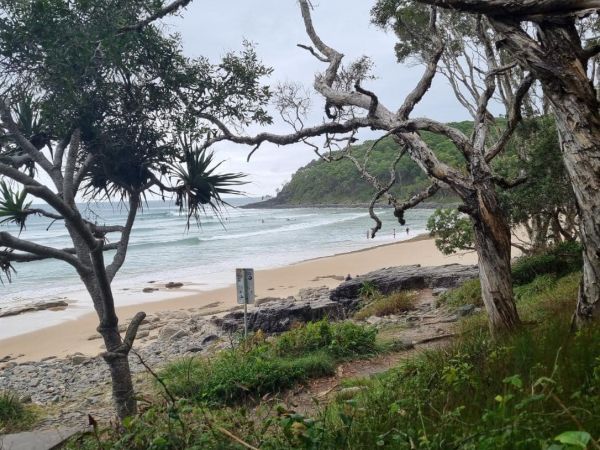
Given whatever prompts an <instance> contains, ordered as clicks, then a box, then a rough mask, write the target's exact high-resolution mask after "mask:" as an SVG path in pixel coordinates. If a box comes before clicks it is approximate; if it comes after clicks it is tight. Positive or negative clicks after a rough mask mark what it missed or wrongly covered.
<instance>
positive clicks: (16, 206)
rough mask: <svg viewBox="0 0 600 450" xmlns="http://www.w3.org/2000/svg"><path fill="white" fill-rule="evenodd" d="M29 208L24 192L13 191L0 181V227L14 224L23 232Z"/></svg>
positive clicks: (29, 203)
mask: <svg viewBox="0 0 600 450" xmlns="http://www.w3.org/2000/svg"><path fill="white" fill-rule="evenodd" d="M30 206H31V202H27V192H25V190H22V191H18V190H13V189H12V188H11V187H10V186H9V185H8V184H7V183H6V182H5V181H3V180H0V225H2V224H6V223H14V224H16V225H17V226H18V227H19V229H20V231H23V228H25V221H26V220H27V217H28V216H29V215H30V212H29V211H28V209H29V207H30Z"/></svg>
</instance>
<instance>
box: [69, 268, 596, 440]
mask: <svg viewBox="0 0 600 450" xmlns="http://www.w3.org/2000/svg"><path fill="white" fill-rule="evenodd" d="M580 276H581V273H580V272H574V273H572V274H569V275H566V276H563V277H554V278H553V280H554V281H553V282H552V283H550V284H548V283H546V282H545V281H544V279H545V278H544V277H547V275H541V276H538V277H536V278H535V279H534V280H532V281H531V282H530V283H528V284H526V285H523V286H522V287H523V291H522V296H521V298H520V300H519V303H518V307H519V312H520V314H521V316H522V317H523V319H524V320H526V321H527V323H528V325H527V326H523V327H522V328H520V329H519V331H518V332H516V333H513V334H511V335H504V336H502V337H501V338H496V339H493V338H491V336H490V333H489V330H488V329H487V325H486V318H485V314H484V313H480V314H475V315H474V316H471V317H469V318H467V319H465V320H464V321H462V322H461V323H460V324H459V326H458V328H457V330H456V331H457V333H458V335H457V337H456V339H455V340H454V341H453V342H452V343H451V344H450V345H447V346H444V347H441V348H435V349H429V350H424V351H421V352H419V353H417V354H416V355H414V356H413V357H411V358H409V359H406V360H404V361H402V362H400V363H399V364H398V366H396V367H394V368H392V369H390V370H389V371H387V372H385V373H383V374H379V375H375V376H372V377H366V378H365V377H361V378H356V379H348V380H345V381H344V382H343V389H341V390H340V393H339V395H336V396H335V397H334V398H333V400H332V401H330V402H324V403H320V402H316V403H315V405H314V406H313V408H311V409H310V410H309V411H304V412H299V411H294V410H288V409H286V408H284V407H282V406H281V405H278V404H277V403H276V402H275V403H273V402H268V401H265V400H264V399H265V398H266V397H267V394H265V396H264V397H263V399H262V400H261V402H260V404H256V403H254V402H251V403H250V404H249V403H247V402H246V403H236V404H233V405H231V406H221V405H222V403H218V404H210V406H208V405H207V404H206V403H205V401H204V400H203V401H198V398H197V397H195V396H194V393H197V392H198V391H197V390H196V389H201V388H200V387H199V386H197V387H196V388H195V389H193V390H192V391H191V393H186V395H184V398H183V399H180V400H177V402H176V403H175V404H172V405H171V406H168V405H165V404H163V403H160V402H158V403H156V404H154V405H152V406H151V407H150V409H149V410H148V411H146V412H145V413H144V414H141V415H139V416H137V417H135V418H133V419H131V420H128V421H127V422H126V423H125V429H124V430H121V431H119V430H115V429H106V430H104V431H102V433H101V435H99V440H96V439H95V438H93V437H91V436H88V437H86V438H85V439H84V440H80V441H78V443H77V444H75V443H72V444H71V447H70V448H86V449H87V448H90V449H91V448H116V449H119V448H123V449H124V448H128V449H133V450H136V449H142V448H173V449H184V448H207V449H241V448H261V449H272V450H275V449H278V450H280V449H281V450H282V449H289V448H298V449H306V450H308V449H317V448H319V449H331V450H333V449H339V448H348V449H365V448H389V449H407V450H408V449H414V448H423V449H446V448H457V449H473V450H475V449H506V450H512V449H521V448H522V449H530V448H531V449H534V448H535V449H537V448H539V449H553V450H559V449H560V450H570V449H575V448H589V449H592V448H598V444H599V442H598V440H599V438H600V422H598V420H597V418H598V417H599V416H600V409H599V408H600V345H599V343H600V330H598V329H594V328H592V327H589V328H585V329H583V330H580V331H578V332H577V333H572V332H571V331H570V327H569V320H568V319H569V317H570V315H571V313H572V308H573V305H574V303H575V302H576V299H577V292H578V287H579V278H580ZM314 326H318V327H320V326H323V325H322V324H321V325H317V324H314ZM325 329H326V328H324V329H323V330H325ZM307 331H308V329H305V331H302V332H298V331H296V330H293V331H292V332H291V333H292V334H291V335H288V336H295V337H294V339H292V341H293V342H294V344H289V343H286V344H285V345H284V346H283V348H285V349H286V350H285V351H282V350H280V353H277V356H278V357H285V358H290V357H295V358H297V359H298V361H302V360H304V358H306V355H313V354H314V353H312V352H310V351H309V352H305V348H304V347H303V346H302V345H300V346H299V345H298V344H296V343H295V342H296V338H298V337H299V336H300V334H302V333H305V332H307ZM310 331H311V333H312V334H317V335H320V336H321V338H319V339H322V338H323V337H322V336H323V335H325V336H327V335H328V332H325V331H318V330H316V329H315V328H312V329H310ZM294 333H300V334H294ZM282 336H285V334H284V335H282ZM276 339H277V338H276ZM315 341H318V339H317V338H314V340H313V343H311V344H310V347H309V348H317V347H318V344H316V343H315ZM255 345H256V344H255ZM261 345H262V344H261ZM253 348H255V347H253ZM300 350H301V351H300ZM319 351H321V352H324V350H319ZM322 354H324V353H322ZM242 361H243V356H240V357H239V358H238V365H239V364H240V363H242ZM242 364H243V363H242ZM201 376H205V377H206V376H207V375H201ZM278 389H279V386H278V387H277V388H276V391H277V390H278ZM260 392H261V393H263V392H265V391H262V390H261V391H260ZM254 398H256V397H254ZM251 405H253V406H251ZM159 444H161V445H162V446H160V445H159Z"/></svg>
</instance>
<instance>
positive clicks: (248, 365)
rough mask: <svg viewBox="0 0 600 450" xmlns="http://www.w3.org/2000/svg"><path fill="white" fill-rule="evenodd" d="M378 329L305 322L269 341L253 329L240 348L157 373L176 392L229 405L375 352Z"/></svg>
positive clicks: (186, 396) (343, 324) (188, 396)
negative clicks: (348, 359)
mask: <svg viewBox="0 0 600 450" xmlns="http://www.w3.org/2000/svg"><path fill="white" fill-rule="evenodd" d="M376 334H377V331H376V330H375V329H374V328H371V327H363V326H360V325H356V324H353V323H350V322H339V323H333V324H332V323H329V322H328V321H325V320H324V321H320V322H315V323H309V324H306V325H303V326H299V327H297V328H294V329H292V330H290V331H288V332H285V333H282V334H281V335H280V336H278V337H277V338H275V339H274V340H273V341H272V342H268V341H266V340H265V339H264V336H263V337H260V338H259V335H260V333H257V335H255V337H254V338H250V339H249V340H248V341H246V342H245V343H243V344H242V345H241V346H240V347H238V348H236V349H233V350H225V351H222V352H220V353H218V354H217V355H215V356H214V357H213V358H210V359H200V358H191V359H184V360H180V361H177V362H175V363H171V364H169V365H168V366H167V367H166V368H165V369H164V370H163V372H162V373H161V377H162V378H163V379H164V381H165V382H166V383H167V386H168V387H169V390H171V391H172V392H173V394H175V395H176V396H179V397H185V398H191V399H194V400H195V401H200V402H207V403H212V404H230V403H235V402H237V401H240V400H243V399H244V398H247V397H255V396H260V395H263V394H266V393H273V392H277V391H280V390H282V389H285V388H288V387H291V386H293V385H294V384H295V383H298V382H301V381H305V380H307V379H309V378H314V377H318V376H323V375H327V374H331V373H333V371H334V368H335V364H336V362H338V361H339V360H341V359H343V358H348V357H356V356H366V355H371V354H373V353H375V352H376V349H377V348H376V344H375V337H376Z"/></svg>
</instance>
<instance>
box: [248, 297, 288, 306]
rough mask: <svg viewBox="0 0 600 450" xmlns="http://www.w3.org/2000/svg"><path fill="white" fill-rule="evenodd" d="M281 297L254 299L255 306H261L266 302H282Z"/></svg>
mask: <svg viewBox="0 0 600 450" xmlns="http://www.w3.org/2000/svg"><path fill="white" fill-rule="evenodd" d="M281 300H283V299H281V298H279V297H263V298H258V299H256V300H255V301H254V306H260V305H264V304H265V303H271V302H280V301H281Z"/></svg>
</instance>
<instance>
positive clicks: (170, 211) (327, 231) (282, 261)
mask: <svg viewBox="0 0 600 450" xmlns="http://www.w3.org/2000/svg"><path fill="white" fill-rule="evenodd" d="M252 200H253V199H231V200H229V202H230V203H231V204H232V206H233V207H227V208H225V209H224V210H223V211H222V212H221V214H220V216H219V215H216V214H214V213H212V212H209V213H208V214H207V215H206V216H204V217H202V218H201V222H200V224H199V225H196V224H195V223H192V224H191V227H190V228H189V229H187V227H186V217H185V215H182V214H180V213H179V211H178V208H177V207H176V206H175V205H173V204H172V203H169V202H161V201H150V202H148V203H147V204H145V205H144V209H143V211H141V212H140V213H139V214H138V218H137V220H136V223H135V225H134V229H133V233H132V236H131V243H130V246H129V251H128V254H127V260H126V262H125V264H124V265H123V267H122V269H121V270H120V272H119V273H118V275H117V277H116V278H115V280H114V282H113V291H114V293H115V299H116V302H117V304H118V305H126V304H134V303H140V300H142V301H152V300H153V298H152V295H145V296H142V297H140V295H139V293H140V290H141V289H142V288H143V287H148V286H150V285H149V284H148V283H149V282H150V281H154V282H156V283H165V282H169V281H174V282H184V283H193V285H194V288H195V289H197V290H211V289H215V288H220V287H225V286H227V285H230V284H232V283H233V282H234V280H235V269H236V267H253V268H255V269H267V268H274V267H281V266H285V265H289V264H292V263H296V262H300V261H304V260H307V259H312V258H318V257H323V256H329V255H334V254H339V253H346V252H350V251H354V250H360V249H364V248H368V247H373V246H376V245H381V244H386V243H390V242H393V241H399V240H406V239H409V238H412V237H415V236H417V235H419V234H422V233H424V232H425V231H426V222H427V219H428V217H429V216H430V214H431V213H432V211H431V210H427V209H416V210H411V211H408V212H407V213H406V215H405V218H406V220H407V225H406V226H404V227H402V226H400V225H399V224H398V223H397V222H396V220H395V219H394V217H393V214H392V210H391V209H381V210H379V211H378V213H379V215H380V217H381V218H382V220H383V224H384V225H383V229H382V230H381V231H380V232H379V234H378V235H377V237H376V238H375V239H367V230H368V229H369V228H370V227H371V226H372V224H373V222H372V220H371V219H370V218H369V215H368V211H367V210H366V208H343V207H339V208H289V209H288V208H286V209H268V210H267V209H241V208H238V207H236V206H241V205H243V204H245V203H249V202H251V201H252ZM82 210H83V211H84V212H85V216H86V217H87V218H88V219H90V220H93V221H95V222H96V223H99V224H121V223H123V222H124V221H125V216H126V213H127V210H126V208H125V207H124V206H123V205H121V204H119V203H114V204H108V203H95V204H90V205H88V206H86V207H85V208H82ZM407 227H408V228H409V230H410V231H409V233H407V232H406V228H407ZM1 229H2V230H6V231H10V232H12V233H15V234H18V231H19V230H18V229H15V228H14V227H10V226H8V227H7V226H3V227H2V228H1ZM394 229H395V231H396V236H395V237H394ZM20 237H21V238H23V239H28V240H32V241H34V242H37V243H39V244H42V245H47V246H52V247H56V248H66V247H71V246H72V244H71V243H70V240H69V237H68V235H67V233H66V230H65V229H64V226H63V225H62V223H58V222H55V223H52V222H51V221H50V220H47V219H45V218H41V217H34V218H31V220H29V221H28V222H27V228H26V229H25V230H23V231H22V232H21V235H20ZM117 237H118V235H114V238H115V239H116V238H117ZM108 238H109V242H110V238H111V235H108ZM105 257H106V260H107V261H110V258H111V257H112V252H107V254H106V255H105ZM15 268H16V270H17V273H15V274H13V277H12V282H10V283H8V282H7V280H6V279H4V280H3V281H4V284H2V285H0V309H5V308H12V307H14V306H18V305H20V304H28V303H32V302H37V301H41V300H49V299H59V298H60V299H67V300H68V301H69V302H70V306H69V308H67V309H66V310H65V311H60V312H53V313H46V314H39V313H31V314H25V315H23V316H15V317H7V318H0V339H2V338H5V337H9V336H14V335H17V334H20V333H25V332H28V331H32V330H33V329H35V328H37V327H40V326H50V325H54V324H56V323H60V322H62V321H64V320H69V319H73V318H76V317H77V316H78V315H80V314H83V313H85V312H88V311H91V310H92V304H91V301H90V300H89V298H87V296H86V294H85V291H84V290H83V286H82V284H81V282H80V280H79V278H78V276H77V273H76V272H75V270H74V269H73V268H72V267H71V266H69V265H68V264H66V263H63V262H61V261H56V260H46V261H36V262H31V263H23V264H17V265H16V266H15ZM174 295H176V294H174ZM161 298H164V297H161ZM34 315H37V317H38V319H40V318H41V319H43V320H28V316H29V318H31V316H34Z"/></svg>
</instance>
